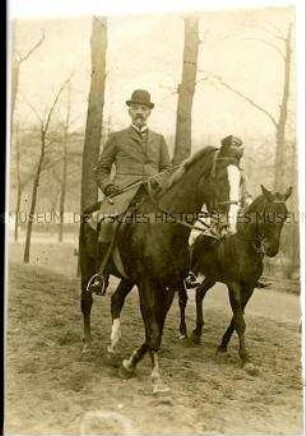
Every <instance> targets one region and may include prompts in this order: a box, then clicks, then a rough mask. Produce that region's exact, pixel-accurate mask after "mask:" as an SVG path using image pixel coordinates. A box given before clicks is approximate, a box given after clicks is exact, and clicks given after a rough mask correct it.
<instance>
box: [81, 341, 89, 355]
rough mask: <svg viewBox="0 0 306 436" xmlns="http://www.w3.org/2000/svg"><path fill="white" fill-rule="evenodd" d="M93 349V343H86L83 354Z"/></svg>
mask: <svg viewBox="0 0 306 436" xmlns="http://www.w3.org/2000/svg"><path fill="white" fill-rule="evenodd" d="M90 351H91V344H89V343H86V344H84V347H83V350H82V354H87V353H89V352H90Z"/></svg>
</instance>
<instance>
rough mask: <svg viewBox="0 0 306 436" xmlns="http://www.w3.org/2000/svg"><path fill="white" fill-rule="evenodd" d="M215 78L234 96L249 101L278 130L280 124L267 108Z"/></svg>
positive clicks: (220, 79)
mask: <svg viewBox="0 0 306 436" xmlns="http://www.w3.org/2000/svg"><path fill="white" fill-rule="evenodd" d="M214 78H215V79H216V80H217V81H218V83H219V84H220V85H222V86H223V87H224V88H226V89H228V90H229V91H231V92H233V93H234V94H236V95H238V97H240V98H242V99H243V100H245V101H247V102H248V103H250V105H251V106H253V107H255V108H256V109H257V110H259V111H260V112H262V113H264V114H265V115H266V116H267V117H268V118H269V119H270V121H272V123H273V124H274V126H275V127H276V128H277V127H278V124H277V122H276V120H275V118H274V117H273V115H271V114H270V112H268V111H267V110H266V109H265V108H263V107H262V106H260V105H259V104H257V103H256V102H255V101H254V100H252V99H251V98H250V97H248V96H246V95H244V94H243V93H242V92H240V91H238V90H237V89H235V88H233V87H232V86H230V85H228V84H227V83H225V82H224V81H223V80H222V78H221V77H218V76H214Z"/></svg>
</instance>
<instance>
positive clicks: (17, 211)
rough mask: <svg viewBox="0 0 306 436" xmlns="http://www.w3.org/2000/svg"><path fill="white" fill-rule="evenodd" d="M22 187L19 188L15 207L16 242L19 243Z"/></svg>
mask: <svg viewBox="0 0 306 436" xmlns="http://www.w3.org/2000/svg"><path fill="white" fill-rule="evenodd" d="M21 195H22V191H21V187H20V185H18V186H17V199H16V206H15V226H14V241H15V242H18V233H19V214H20V204H21Z"/></svg>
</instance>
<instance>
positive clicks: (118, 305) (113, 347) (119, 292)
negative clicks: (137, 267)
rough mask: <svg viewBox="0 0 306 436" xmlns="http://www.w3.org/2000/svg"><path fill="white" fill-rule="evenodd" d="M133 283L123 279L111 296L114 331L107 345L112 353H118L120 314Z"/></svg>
mask: <svg viewBox="0 0 306 436" xmlns="http://www.w3.org/2000/svg"><path fill="white" fill-rule="evenodd" d="M133 286H134V285H133V283H131V282H129V281H126V280H121V281H120V283H119V285H118V287H117V289H116V291H115V292H114V293H113V295H112V297H111V313H112V332H111V336H110V340H111V343H110V345H109V346H108V347H107V351H108V352H109V353H111V354H116V352H117V346H118V343H119V341H120V337H121V331H120V314H121V311H122V308H123V305H124V302H125V298H126V296H127V295H128V293H129V292H130V291H131V290H132V288H133Z"/></svg>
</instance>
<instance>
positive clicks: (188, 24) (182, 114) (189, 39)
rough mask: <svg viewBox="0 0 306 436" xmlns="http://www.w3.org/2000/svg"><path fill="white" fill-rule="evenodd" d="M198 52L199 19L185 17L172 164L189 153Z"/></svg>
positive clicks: (177, 162) (175, 163)
mask: <svg viewBox="0 0 306 436" xmlns="http://www.w3.org/2000/svg"><path fill="white" fill-rule="evenodd" d="M198 52H199V20H198V18H194V17H188V18H185V43H184V53H183V68H182V82H181V84H180V85H179V88H178V105H177V115H176V132H175V147H174V155H173V159H172V164H173V165H174V166H175V165H179V164H180V163H181V162H182V161H183V160H184V159H186V158H187V157H188V156H189V155H190V153H191V113H192V103H193V96H194V92H195V86H196V74H197V63H198Z"/></svg>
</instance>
